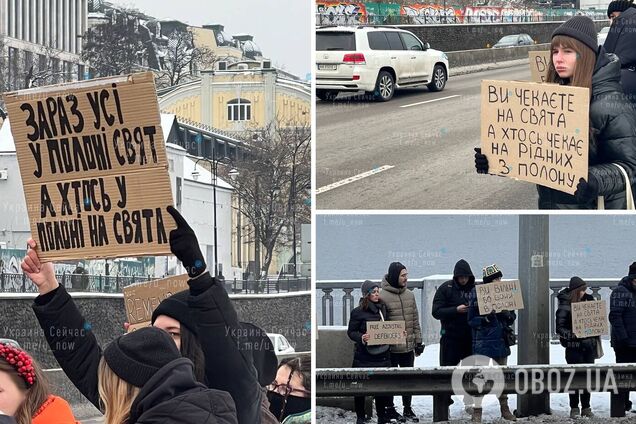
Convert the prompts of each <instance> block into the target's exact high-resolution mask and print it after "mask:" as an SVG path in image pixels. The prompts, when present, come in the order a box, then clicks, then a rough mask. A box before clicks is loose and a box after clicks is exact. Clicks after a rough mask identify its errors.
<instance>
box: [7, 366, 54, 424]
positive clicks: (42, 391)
mask: <svg viewBox="0 0 636 424" xmlns="http://www.w3.org/2000/svg"><path fill="white" fill-rule="evenodd" d="M31 365H32V366H33V372H34V373H35V382H34V383H33V385H32V386H31V387H29V388H27V386H26V383H25V381H24V379H23V378H22V377H21V376H20V374H18V371H17V370H16V369H15V367H14V366H13V365H11V364H9V363H8V362H7V361H5V360H4V358H0V371H3V372H6V373H7V374H9V377H10V378H11V379H12V380H13V381H14V382H15V384H16V385H17V386H18V387H20V389H21V390H23V391H24V392H25V394H26V398H25V399H24V402H22V404H21V405H20V406H19V407H18V409H17V411H16V413H15V415H14V417H13V418H14V419H15V421H16V422H17V423H18V424H31V419H32V417H33V415H35V413H36V412H37V411H38V409H40V407H41V406H42V404H43V403H44V402H45V401H46V400H47V399H48V397H49V395H50V392H49V385H48V383H47V381H46V380H45V379H44V374H43V373H42V369H41V368H40V366H39V365H38V364H37V363H36V362H35V361H34V360H33V359H31Z"/></svg>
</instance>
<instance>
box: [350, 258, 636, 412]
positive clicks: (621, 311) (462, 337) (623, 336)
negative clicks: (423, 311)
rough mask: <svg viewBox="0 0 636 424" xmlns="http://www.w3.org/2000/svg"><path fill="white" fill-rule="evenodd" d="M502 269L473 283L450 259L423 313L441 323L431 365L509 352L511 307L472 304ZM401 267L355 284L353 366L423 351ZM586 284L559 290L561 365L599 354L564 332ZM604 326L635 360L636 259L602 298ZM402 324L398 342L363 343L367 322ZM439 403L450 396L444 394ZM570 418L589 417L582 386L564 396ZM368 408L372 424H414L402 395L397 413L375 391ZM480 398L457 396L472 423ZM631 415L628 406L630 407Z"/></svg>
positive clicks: (619, 357) (574, 281)
mask: <svg viewBox="0 0 636 424" xmlns="http://www.w3.org/2000/svg"><path fill="white" fill-rule="evenodd" d="M502 278H503V272H502V270H501V269H500V268H499V267H498V266H497V265H496V264H492V265H489V266H486V267H484V268H483V272H482V281H481V282H476V281H475V276H474V275H473V272H472V270H471V267H470V265H469V264H468V262H466V261H465V260H464V259H461V260H459V261H458V262H457V263H456V264H455V268H454V270H453V278H452V279H451V280H449V281H446V282H445V283H443V284H441V285H440V286H439V287H438V288H437V290H436V292H435V296H434V298H433V303H432V307H431V314H432V316H433V317H434V318H435V319H438V320H440V322H441V332H440V334H441V338H440V348H439V365H441V366H457V365H460V364H461V363H462V361H463V360H465V359H467V358H469V357H471V356H473V355H481V356H483V357H487V358H490V360H492V361H493V362H494V363H496V364H497V365H502V366H503V365H506V364H507V362H508V357H509V356H510V354H511V350H510V347H511V346H513V345H515V344H516V343H517V337H516V334H515V329H514V325H515V321H516V318H517V315H516V313H515V311H506V310H503V311H499V312H495V311H491V312H490V313H488V314H480V311H479V305H478V302H477V289H476V285H478V284H490V283H494V282H498V281H501V279H502ZM407 283H408V273H407V270H406V267H404V265H402V264H401V263H399V262H393V263H391V264H390V266H389V271H388V273H387V274H386V275H385V277H384V279H383V281H382V283H381V284H379V283H375V282H373V281H370V280H367V281H365V282H364V283H362V286H361V287H360V290H361V299H360V302H359V305H358V306H357V307H356V308H354V309H353V310H352V312H351V316H350V318H349V325H348V329H347V334H348V336H349V338H350V339H351V340H352V341H353V342H354V357H353V364H352V367H353V368H375V367H398V366H404V367H413V366H414V359H415V357H417V356H419V355H421V354H422V353H423V352H424V345H423V344H422V333H421V330H420V324H419V313H418V310H417V305H416V303H415V298H414V295H413V293H412V292H411V291H410V290H409V289H408V288H407ZM587 288H588V286H587V283H586V282H585V281H584V280H583V279H582V278H580V277H576V276H575V277H572V278H571V279H570V283H569V286H568V287H566V288H564V289H563V290H562V291H561V292H559V295H558V300H559V306H558V309H557V311H556V316H555V319H556V332H557V334H558V335H559V339H560V342H561V345H562V346H563V347H564V348H565V358H566V361H567V363H568V364H592V363H594V360H595V359H598V358H600V357H601V356H602V355H603V351H602V344H601V339H600V337H599V336H595V337H583V338H580V337H577V336H576V335H575V334H574V333H573V331H572V312H571V305H572V303H576V302H586V301H591V300H595V299H594V298H593V297H592V295H590V294H588V293H587V291H586V290H587ZM609 305H610V312H609V323H610V326H611V345H612V347H613V349H614V351H615V353H616V362H617V363H633V362H636V262H634V263H633V264H631V266H630V267H629V271H628V274H627V276H625V277H624V278H623V279H622V280H621V281H620V283H619V284H618V287H617V288H615V289H614V290H613V291H612V294H611V297H610V302H609ZM393 320H399V321H404V323H405V328H406V330H405V331H406V337H405V342H404V343H402V344H399V345H386V344H384V345H377V344H372V345H369V344H368V341H369V338H370V335H369V334H368V332H367V323H368V322H374V321H393ZM620 395H621V397H622V399H623V402H624V404H625V410H626V411H631V410H632V403H631V402H630V401H629V391H626V390H621V391H620ZM448 397H449V399H447V404H449V405H450V404H452V403H453V400H452V399H451V398H450V395H448ZM569 397H570V416H571V417H572V418H576V417H579V416H582V417H587V418H592V417H594V414H593V412H592V409H591V406H590V399H591V394H590V393H589V392H587V391H580V392H577V393H572V394H570V395H569ZM354 400H355V412H356V416H357V424H363V423H368V422H370V417H368V416H367V415H366V412H365V397H364V396H357V397H355V399H354ZM374 400H375V410H376V414H377V419H378V424H385V423H392V422H407V421H409V422H419V418H418V417H417V415H416V414H415V412H414V411H413V408H412V403H411V402H412V399H411V397H410V396H403V397H402V405H403V407H404V409H403V413H402V414H400V413H398V412H397V411H396V408H395V406H394V404H393V397H392V396H376V397H375V398H374ZM482 400H483V398H482V397H478V396H475V397H472V396H465V397H464V407H465V411H466V413H467V414H469V415H470V417H471V420H472V421H473V422H481V421H482V412H483V408H482ZM499 405H500V411H501V417H502V419H504V420H508V421H517V417H516V415H515V414H514V413H513V412H512V411H511V410H510V407H509V405H508V396H507V395H506V394H502V395H501V396H500V397H499ZM634 412H636V410H635V411H634Z"/></svg>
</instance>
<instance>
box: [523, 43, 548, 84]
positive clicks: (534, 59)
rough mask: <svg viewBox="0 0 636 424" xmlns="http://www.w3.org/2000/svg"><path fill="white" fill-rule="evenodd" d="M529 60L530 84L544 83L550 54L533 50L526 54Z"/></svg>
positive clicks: (545, 51)
mask: <svg viewBox="0 0 636 424" xmlns="http://www.w3.org/2000/svg"><path fill="white" fill-rule="evenodd" d="M528 56H529V58H530V78H531V81H532V82H545V81H546V78H547V77H548V66H550V52H549V51H547V50H541V51H539V50H535V51H531V52H528Z"/></svg>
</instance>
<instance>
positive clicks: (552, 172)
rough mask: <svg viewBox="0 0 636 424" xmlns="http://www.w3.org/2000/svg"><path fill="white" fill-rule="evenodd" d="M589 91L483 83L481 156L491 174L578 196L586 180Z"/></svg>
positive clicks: (530, 83)
mask: <svg viewBox="0 0 636 424" xmlns="http://www.w3.org/2000/svg"><path fill="white" fill-rule="evenodd" d="M589 105H590V94H589V89H587V88H581V87H568V86H561V85H557V84H537V83H532V82H514V81H482V83H481V151H482V153H483V154H484V155H486V157H487V158H488V167H489V170H488V172H489V173H490V174H494V175H502V176H506V177H511V178H515V179H520V180H524V181H528V182H532V183H535V184H540V185H542V186H546V187H551V188H553V189H556V190H560V191H563V192H566V193H570V194H574V192H575V191H576V185H577V184H578V183H579V179H580V178H583V179H585V180H587V170H588V148H589V145H588V141H589V138H588V134H589V107H590V106H589Z"/></svg>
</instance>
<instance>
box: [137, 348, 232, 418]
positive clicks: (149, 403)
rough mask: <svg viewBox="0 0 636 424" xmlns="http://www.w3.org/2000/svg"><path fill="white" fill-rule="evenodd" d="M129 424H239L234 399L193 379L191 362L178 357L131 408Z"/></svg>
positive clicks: (158, 374) (154, 378)
mask: <svg viewBox="0 0 636 424" xmlns="http://www.w3.org/2000/svg"><path fill="white" fill-rule="evenodd" d="M129 423H130V424H133V423H135V424H186V423H187V424H190V423H197V424H236V423H238V421H237V418H236V408H235V406H234V401H233V400H232V397H231V396H230V395H229V394H228V393H226V392H223V391H220V390H214V389H208V388H206V387H205V386H204V385H203V384H201V383H197V382H196V381H195V380H194V372H193V365H192V362H191V361H190V360H189V359H186V358H179V359H175V360H174V361H172V362H170V363H169V364H167V365H165V366H164V367H162V368H161V369H160V370H159V371H158V372H157V373H156V374H155V375H153V376H152V378H151V379H150V380H148V382H146V384H144V386H143V387H142V388H141V391H140V392H139V394H138V395H137V397H136V398H135V400H134V401H133V403H132V405H131V407H130V419H129Z"/></svg>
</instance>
